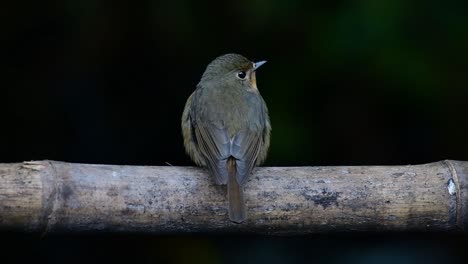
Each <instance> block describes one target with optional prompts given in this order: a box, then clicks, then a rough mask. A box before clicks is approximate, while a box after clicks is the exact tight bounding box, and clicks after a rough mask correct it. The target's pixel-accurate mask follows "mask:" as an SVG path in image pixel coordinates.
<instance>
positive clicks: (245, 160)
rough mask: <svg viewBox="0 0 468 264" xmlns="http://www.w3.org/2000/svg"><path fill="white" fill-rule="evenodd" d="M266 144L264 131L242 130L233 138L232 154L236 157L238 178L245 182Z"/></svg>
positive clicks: (240, 181) (239, 180)
mask: <svg viewBox="0 0 468 264" xmlns="http://www.w3.org/2000/svg"><path fill="white" fill-rule="evenodd" d="M263 144H264V140H263V133H262V132H260V131H252V130H249V129H244V130H241V131H240V132H239V133H237V134H236V136H235V137H234V138H233V140H232V144H231V155H232V156H233V157H234V158H236V164H237V180H238V182H239V183H240V184H243V183H244V182H245V181H246V180H247V176H249V174H250V173H251V172H252V170H253V168H254V167H255V164H256V161H257V157H258V154H259V152H260V150H261V149H262V145H263Z"/></svg>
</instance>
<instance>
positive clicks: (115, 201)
mask: <svg viewBox="0 0 468 264" xmlns="http://www.w3.org/2000/svg"><path fill="white" fill-rule="evenodd" d="M245 197H246V203H247V208H248V220H247V221H246V222H245V223H242V224H235V223H232V222H230V221H229V220H228V217H227V201H226V189H225V186H217V185H214V184H213V181H212V179H210V178H209V177H208V175H207V174H206V173H205V172H203V170H201V169H199V168H193V167H150V166H116V165H90V164H73V163H64V162H57V161H31V162H23V163H11V164H0V229H2V230H22V231H31V232H42V233H49V232H95V231H106V232H109V231H110V232H142V233H188V232H237V231H240V232H243V233H268V234H310V233H326V232H350V231H372V232H375V231H465V230H467V227H468V162H465V161H451V160H446V161H441V162H435V163H429V164H424V165H413V166H410V165H408V166H339V167H263V168H258V169H256V170H255V171H254V173H253V175H251V177H250V180H249V181H248V182H247V184H246V186H245Z"/></svg>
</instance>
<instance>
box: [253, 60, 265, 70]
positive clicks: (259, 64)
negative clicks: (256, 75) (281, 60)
mask: <svg viewBox="0 0 468 264" xmlns="http://www.w3.org/2000/svg"><path fill="white" fill-rule="evenodd" d="M265 63H266V61H259V62H255V63H254V71H256V70H257V69H258V68H260V66H262V65H263V64H265Z"/></svg>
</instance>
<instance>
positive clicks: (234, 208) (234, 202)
mask: <svg viewBox="0 0 468 264" xmlns="http://www.w3.org/2000/svg"><path fill="white" fill-rule="evenodd" d="M227 170H228V177H229V179H228V183H227V189H228V191H227V194H228V200H229V219H231V221H233V222H235V223H242V222H243V221H245V219H246V218H247V211H246V209H245V203H244V191H243V190H242V186H241V185H240V184H239V182H238V181H237V176H236V174H237V165H236V159H234V158H233V157H230V158H228V161H227Z"/></svg>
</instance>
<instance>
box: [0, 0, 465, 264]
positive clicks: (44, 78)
mask: <svg viewBox="0 0 468 264" xmlns="http://www.w3.org/2000/svg"><path fill="white" fill-rule="evenodd" d="M467 10H468V4H467V3H459V4H456V3H455V2H454V1H435V0H427V1H406V0H393V1H374V0H354V1H333V0H332V1H330V0H329V1H306V0H288V1H266V0H250V1H211V2H210V1H208V2H205V1H203V2H202V1H186V0H182V1H175V0H174V1H165V2H158V1H103V0H81V1H79V0H63V1H57V3H52V2H46V1H35V2H33V1H2V4H1V7H0V19H1V21H0V22H1V35H0V40H1V44H0V45H1V46H0V47H1V49H0V57H1V59H0V61H1V62H0V63H1V65H2V66H4V67H2V68H3V69H2V70H1V73H0V76H3V77H2V78H1V80H0V89H1V93H0V113H1V114H2V115H1V116H2V120H1V125H0V140H1V142H2V144H1V147H0V162H20V161H24V160H40V159H54V160H61V161H68V162H83V163H105V164H128V165H166V162H168V163H170V164H172V165H183V166H188V165H192V163H191V161H190V160H189V158H188V157H187V156H186V155H185V154H184V150H183V146H182V138H181V136H180V124H179V123H180V116H181V113H182V109H183V107H184V103H185V100H186V99H187V98H188V96H189V95H190V93H191V92H192V91H193V90H194V88H195V86H196V84H197V83H198V80H199V78H200V76H201V74H202V73H203V71H204V68H205V67H206V65H207V64H208V63H209V62H210V61H211V60H212V59H214V58H215V57H217V56H219V55H221V54H224V53H228V52H236V53H241V54H243V55H245V56H247V57H248V58H250V59H252V60H268V63H267V64H266V65H265V66H263V67H262V68H261V70H259V72H258V74H257V81H258V86H259V90H260V92H261V93H262V95H263V97H264V99H265V101H266V102H267V104H268V107H269V109H270V117H271V121H272V126H273V134H272V145H271V149H270V152H269V158H268V160H267V163H266V166H288V165H294V166H302V165H357V164H362V165H378V164H381V165H390V164H417V163H426V162H433V161H438V160H442V159H457V160H468V140H467V139H466V135H467V134H468V122H467V121H466V114H467V113H468V111H467V109H466V103H467V99H468V88H467V87H466V84H467V81H468V75H467V70H468V12H467ZM0 241H1V242H2V244H4V246H2V247H3V250H1V251H4V252H6V253H7V260H9V261H13V262H15V261H16V262H21V261H32V260H34V261H41V260H45V261H48V262H51V263H62V262H63V261H64V260H66V262H74V261H76V262H77V263H78V262H79V263H83V262H85V263H87V262H93V261H96V262H98V261H105V260H112V261H117V260H121V259H126V260H129V261H133V260H134V261H137V262H145V263H155V262H158V261H159V262H162V261H170V262H173V263H182V262H189V261H193V262H204V263H219V262H226V261H230V262H231V263H244V262H248V263H254V262H255V263H258V262H264V261H270V262H271V263H281V262H286V261H292V262H303V261H311V262H312V261H313V262H322V261H323V262H326V261H331V262H334V263H350V262H357V263H375V262H379V263H415V262H424V263H446V262H449V261H452V262H461V260H462V259H463V258H465V257H466V255H467V253H463V252H464V250H465V246H466V242H467V241H468V239H467V237H465V236H455V235H446V234H445V235H444V234H430V235H428V234H384V235H378V234H360V235H354V234H353V235H338V234H336V235H332V236H326V235H320V236H308V237H296V238H271V237H261V236H260V237H246V236H242V235H239V236H232V235H230V236H227V235H226V236H224V235H213V234H211V235H202V234H199V235H193V236H142V235H115V234H114V235H112V234H106V235H101V234H88V235H52V236H48V237H45V238H40V237H39V235H35V234H19V233H11V232H4V233H0Z"/></svg>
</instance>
